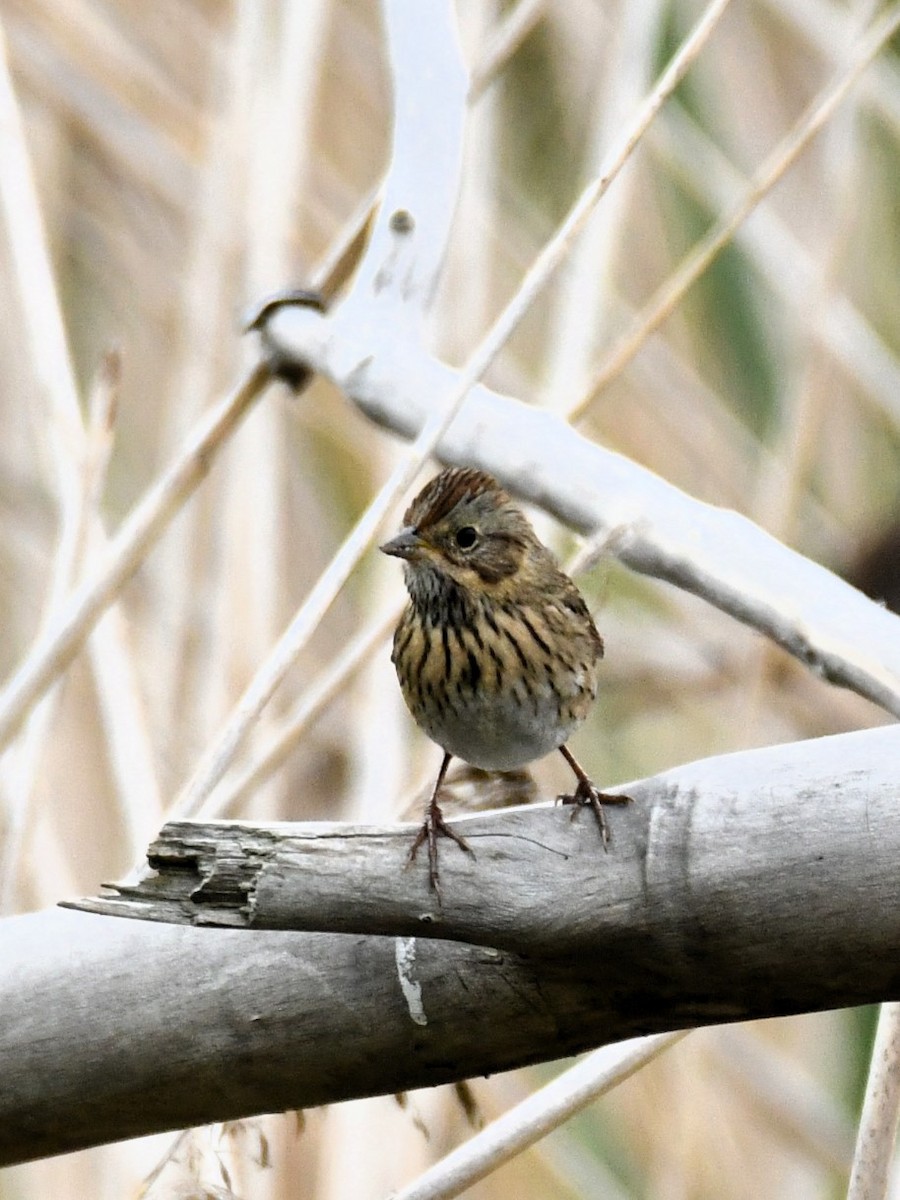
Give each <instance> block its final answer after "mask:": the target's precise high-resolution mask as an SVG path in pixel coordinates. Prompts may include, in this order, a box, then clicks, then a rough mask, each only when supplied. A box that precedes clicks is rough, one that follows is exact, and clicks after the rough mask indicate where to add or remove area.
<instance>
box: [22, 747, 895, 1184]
mask: <svg viewBox="0 0 900 1200" xmlns="http://www.w3.org/2000/svg"><path fill="white" fill-rule="evenodd" d="M898 750H900V731H898V730H897V728H896V727H892V728H886V729H880V730H872V731H867V732H865V733H856V734H846V735H842V736H840V737H833V738H822V739H819V740H817V741H813V742H804V743H796V744H794V745H791V746H785V747H778V748H774V749H767V750H760V751H753V752H750V753H746V754H737V755H728V756H725V757H723V758H718V759H710V760H706V761H704V762H700V763H695V764H692V765H690V766H687V767H682V768H678V769H676V770H674V771H671V772H668V773H667V774H665V775H662V776H658V777H656V778H655V779H651V780H648V781H645V782H644V783H642V784H639V785H635V786H634V787H631V788H629V789H628V790H629V792H630V793H631V794H633V796H634V801H635V802H634V804H633V805H632V806H631V807H630V808H628V809H623V810H618V809H617V810H615V811H612V812H611V813H610V818H611V821H612V825H613V839H614V840H613V845H612V849H611V852H610V853H609V854H604V853H603V852H602V850H601V849H600V845H599V839H598V837H597V832H596V829H595V828H594V827H593V825H592V823H591V821H592V818H591V817H590V814H589V813H582V814H581V815H580V817H579V818H578V820H576V821H575V822H572V821H570V819H569V814H568V812H567V811H566V810H564V809H553V808H548V807H538V808H533V809H523V810H516V811H512V812H502V813H494V814H490V815H487V816H482V817H477V818H468V819H466V820H464V821H460V822H459V824H460V826H462V827H463V828H464V829H465V833H466V836H467V838H469V839H470V841H471V842H472V843H473V844H474V846H475V848H476V851H477V853H478V859H477V862H474V863H473V862H472V861H471V860H470V859H469V857H468V856H465V855H463V854H462V853H461V852H460V851H459V850H458V848H457V847H456V846H453V845H449V844H447V845H443V846H442V847H441V850H442V872H443V887H444V899H443V906H442V908H441V909H440V910H439V909H438V908H437V906H436V903H435V900H434V897H433V895H432V894H431V893H429V891H428V889H427V884H426V874H425V870H424V865H423V864H419V865H417V866H415V867H414V868H413V869H411V870H409V871H403V870H402V864H403V859H404V855H405V853H406V850H407V848H408V845H409V837H410V831H409V828H408V827H401V828H391V829H379V830H365V829H362V828H360V827H352V826H337V825H328V826H315V825H301V826H281V827H279V826H249V825H241V824H238V823H222V824H220V825H218V826H203V825H191V824H188V823H182V824H181V825H180V826H173V827H167V829H166V830H165V831H164V833H163V836H162V837H161V838H160V840H159V841H158V842H157V843H156V844H155V847H154V850H153V855H154V861H155V862H156V863H157V865H158V868H160V867H164V869H163V870H161V871H160V874H159V876H158V877H155V878H153V879H152V880H148V881H147V882H146V884H145V885H143V888H142V889H139V890H146V889H149V891H146V894H147V895H149V896H150V897H151V899H150V900H144V899H138V898H137V896H136V895H135V894H134V893H133V892H130V891H128V889H125V891H124V894H123V895H120V896H118V897H115V896H114V897H107V898H105V899H103V900H99V901H89V902H87V906H88V907H95V908H98V909H102V910H103V911H119V912H126V913H129V915H135V914H139V915H142V916H149V915H153V914H158V913H165V914H167V919H174V920H177V921H190V922H191V923H194V924H206V925H209V924H212V923H216V922H221V923H222V924H225V925H229V924H230V925H234V924H235V923H237V924H238V925H240V926H242V928H241V929H239V930H238V929H234V928H230V929H214V928H202V929H201V928H179V927H177V926H174V925H166V924H154V923H148V922H136V921H126V920H114V919H109V918H100V917H97V916H93V915H86V914H85V913H82V912H60V911H55V912H49V913H40V914H35V915H32V916H26V917H16V918H13V919H11V920H8V921H5V922H2V923H0V961H2V962H3V965H4V968H5V969H4V971H3V973H2V975H0V1011H2V1012H3V1021H2V1022H0V1061H2V1062H3V1064H4V1082H3V1088H2V1089H0V1163H9V1162H14V1161H21V1160H23V1159H26V1158H31V1157H38V1156H42V1155H48V1154H56V1153H60V1152H62V1151H65V1150H72V1149H75V1148H77V1147H80V1146H86V1145H91V1144H94V1143H97V1142H102V1141H112V1140H116V1139H119V1138H124V1137H131V1136H136V1135H138V1134H143V1133H149V1132H152V1131H154V1130H161V1129H177V1128H182V1127H183V1126H185V1125H190V1124H199V1123H203V1122H208V1121H212V1120H222V1119H226V1118H231V1117H239V1116H246V1115H249V1114H251V1113H258V1112H265V1111H268V1112H271V1111H278V1110H281V1109H284V1108H295V1107H305V1106H309V1105H315V1104H322V1103H326V1102H328V1101H334V1100H342V1099H347V1098H350V1097H354V1096H363V1095H369V1094H374V1093H383V1092H394V1091H398V1090H402V1089H406V1088H411V1087H421V1086H427V1085H431V1084H437V1083H442V1082H447V1081H450V1080H455V1079H461V1078H466V1077H468V1076H473V1075H479V1074H484V1073H489V1072H496V1071H500V1070H505V1069H507V1068H510V1067H514V1066H520V1065H522V1064H525V1063H531V1062H539V1061H543V1060H546V1059H552V1058H558V1057H561V1056H564V1055H568V1054H572V1053H574V1052H576V1051H579V1050H583V1049H587V1048H589V1047H592V1046H597V1045H601V1044H603V1043H606V1042H611V1041H616V1040H618V1039H620V1038H624V1037H629V1036H632V1035H635V1034H640V1033H648V1032H654V1031H659V1030H664V1029H673V1028H679V1027H684V1026H691V1025H702V1024H711V1023H716V1022H721V1021H731V1020H744V1019H750V1018H755V1017H763V1016H775V1015H781V1014H784V1013H790V1012H797V1011H804V1010H806V1011H808V1010H818V1009H824V1008H833V1007H838V1006H843V1005H848V1004H862V1003H869V1002H873V1001H878V1000H888V999H897V998H900V957H898V955H897V953H896V948H897V946H898V944H900V880H898V877H897V872H896V863H897V860H898V854H900V826H898V822H897V821H896V811H895V810H896V796H897V784H896V763H897V761H898ZM245 886H247V887H248V890H247V891H246V892H245V891H244V890H243V889H244V887H245ZM148 904H149V905H150V907H149V908H148V907H142V906H145V905H148ZM292 924H294V925H298V926H302V927H304V928H306V929H309V930H313V929H315V930H317V931H318V932H306V933H289V932H282V931H281V930H283V928H284V927H285V926H288V925H292ZM265 926H269V927H276V928H274V929H273V928H268V929H267V928H265ZM248 929H249V932H248ZM322 931H326V932H322ZM327 931H338V932H327ZM397 934H401V935H405V936H402V937H399V938H398V937H395V936H385V935H397ZM409 935H416V936H414V937H413V936H409Z"/></svg>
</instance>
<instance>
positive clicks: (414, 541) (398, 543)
mask: <svg viewBox="0 0 900 1200" xmlns="http://www.w3.org/2000/svg"><path fill="white" fill-rule="evenodd" d="M379 548H380V549H381V551H382V552H383V553H384V554H392V555H393V556H394V558H405V559H412V558H417V557H418V556H419V555H420V554H421V552H422V539H421V538H420V537H419V533H418V530H416V529H415V528H413V526H412V525H407V526H406V528H405V529H401V530H400V532H399V533H398V534H397V536H396V537H394V538H391V540H390V541H389V542H385V543H384V545H383V546H381V547H379Z"/></svg>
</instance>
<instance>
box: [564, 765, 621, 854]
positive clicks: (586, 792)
mask: <svg viewBox="0 0 900 1200" xmlns="http://www.w3.org/2000/svg"><path fill="white" fill-rule="evenodd" d="M559 752H560V754H561V755H562V756H563V758H564V759H565V760H566V762H567V763H568V764H569V766H570V767H571V768H572V770H573V771H574V772H575V778H576V779H577V780H578V783H577V785H576V787H575V791H574V792H573V793H572V795H571V796H560V797H559V799H560V800H561V801H562V803H563V804H574V805H576V806H577V807H576V808H575V810H574V811H573V813H572V819H573V820H574V818H575V816H576V814H577V812H578V809H579V808H584V807H585V806H586V805H590V807H591V808H592V809H593V810H594V816H595V817H596V818H597V824H598V825H599V826H600V837H601V838H602V840H603V849H604V850H605V849H606V847H607V845H608V844H609V825H608V823H607V820H606V816H605V814H604V812H603V805H604V804H630V803H631V797H630V796H616V795H611V794H610V793H609V792H601V791H600V789H599V788H598V787H597V786H596V784H594V783H593V782H592V781H591V779H590V778H589V776H588V774H587V772H586V771H585V770H584V767H582V766H581V764H580V763H579V762H578V759H577V758H576V757H575V755H574V754H573V753H572V751H571V750H570V749H569V747H568V746H560V748H559Z"/></svg>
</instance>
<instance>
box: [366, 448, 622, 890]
mask: <svg viewBox="0 0 900 1200" xmlns="http://www.w3.org/2000/svg"><path fill="white" fill-rule="evenodd" d="M382 549H383V550H384V551H385V552H386V553H387V554H393V555H395V556H397V557H399V558H402V559H403V560H404V575H405V579H406V586H407V590H408V592H409V597H410V602H409V605H408V606H407V608H406V610H405V612H404V614H403V616H402V618H401V620H400V624H399V625H398V627H397V631H396V633H395V636H394V649H393V655H392V659H393V662H394V665H395V667H396V669H397V676H398V679H399V681H400V687H401V689H402V691H403V695H404V698H405V700H406V703H407V706H408V707H409V710H410V712H411V713H412V715H413V717H414V718H415V720H416V721H417V723H418V724H419V725H420V726H421V728H422V729H423V730H424V731H425V732H426V733H427V734H428V736H429V737H430V738H431V739H432V740H433V741H435V742H436V743H437V744H438V745H439V746H441V747H442V748H443V750H444V752H445V755H444V762H443V765H442V768H441V774H440V776H439V779H438V785H437V787H436V788H435V793H434V795H433V796H432V800H431V803H430V805H429V815H428V818H427V819H426V822H425V825H424V826H423V831H422V833H421V834H420V837H419V839H418V840H417V842H416V845H415V846H414V848H413V853H414V852H415V849H417V848H418V845H419V844H420V843H421V841H422V840H425V839H426V838H427V839H428V842H429V857H430V859H431V868H432V884H433V885H434V886H437V860H436V848H435V838H434V834H435V831H436V830H440V831H441V832H445V833H449V834H450V836H451V837H454V838H455V839H456V840H457V841H460V839H459V838H458V837H457V836H456V835H455V834H453V833H452V831H450V830H449V828H448V827H447V826H446V825H445V824H444V822H443V820H442V818H441V815H440V809H439V808H438V806H437V791H438V788H439V787H440V783H441V782H442V780H443V775H444V772H445V771H446V768H447V765H448V764H449V761H450V756H455V757H458V758H461V759H463V760H464V761H465V762H468V763H471V764H472V765H473V766H476V767H482V768H484V769H486V770H511V769H513V768H516V767H521V766H524V765H525V764H526V763H529V762H532V761H534V760H535V759H537V758H542V757H543V756H544V755H546V754H549V753H550V752H551V751H552V750H556V749H562V752H563V754H564V755H565V757H566V759H567V761H569V762H570V764H571V765H572V767H573V770H574V771H575V773H576V776H577V777H578V788H577V790H576V794H575V797H573V799H575V800H577V801H578V802H587V803H591V805H592V806H593V807H594V809H595V812H597V815H598V819H599V820H600V822H601V828H602V829H603V832H604V837H605V836H606V828H605V822H604V820H603V815H602V809H601V808H600V799H599V798H600V797H601V796H602V794H601V793H599V792H598V791H597V789H596V788H594V786H593V784H591V783H590V780H588V778H587V776H586V775H585V774H584V772H583V771H582V770H581V768H580V767H579V766H578V765H577V763H575V761H574V759H572V757H571V755H570V754H569V752H568V751H567V750H566V749H565V748H564V747H565V743H566V742H567V741H568V739H569V737H570V736H571V735H572V733H573V732H574V731H575V730H576V729H577V728H578V726H579V725H580V724H581V723H582V722H583V721H584V719H585V717H586V716H587V714H588V712H589V711H590V708H591V706H592V704H593V702H594V700H595V698H596V695H597V673H598V666H599V663H600V660H601V658H602V657H603V641H602V639H601V637H600V635H599V633H598V632H597V629H596V627H595V626H594V622H593V620H592V618H591V615H590V613H589V612H588V609H587V605H586V604H585V602H584V600H583V598H582V596H581V593H580V592H579V591H578V589H577V588H576V587H575V584H574V583H573V582H572V581H571V579H569V577H568V576H567V575H566V574H564V573H563V572H562V571H561V570H560V569H559V567H558V566H557V565H556V562H555V560H554V558H553V556H552V555H551V553H550V552H549V550H547V548H546V547H545V546H544V545H542V543H541V542H540V541H539V540H538V538H537V536H536V535H535V533H534V530H533V529H532V527H531V525H530V524H529V523H528V521H527V520H526V518H525V516H524V515H523V513H522V512H521V511H520V510H519V509H518V508H517V507H516V506H515V504H514V503H513V502H512V500H511V499H510V497H509V496H508V495H507V493H506V492H505V491H504V490H503V489H502V488H501V487H500V485H499V484H498V483H497V481H496V480H495V479H493V478H492V477H491V476H490V475H487V474H486V473H485V472H483V471H478V470H475V469H474V468H451V469H448V470H446V471H442V472H441V474H440V475H438V476H436V477H435V478H434V479H432V480H431V481H430V482H429V483H427V484H426V485H425V487H424V488H423V489H422V491H421V492H420V493H419V495H418V496H416V498H415V500H413V502H412V504H411V505H410V506H409V508H408V509H407V511H406V513H405V515H404V528H403V529H402V530H401V531H400V533H399V534H398V535H397V537H395V538H394V539H392V540H391V541H390V542H387V543H386V544H385V545H384V546H383V547H382ZM603 798H604V799H606V797H603Z"/></svg>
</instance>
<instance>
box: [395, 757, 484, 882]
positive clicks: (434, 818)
mask: <svg viewBox="0 0 900 1200" xmlns="http://www.w3.org/2000/svg"><path fill="white" fill-rule="evenodd" d="M452 757H453V755H452V754H448V753H447V752H446V751H445V752H444V760H443V762H442V763H441V769H440V770H439V771H438V777H437V781H436V782H435V785H434V789H433V791H432V793H431V799H430V800H429V801H428V807H427V808H426V809H425V820H424V821H423V822H422V825H421V827H420V829H419V832H418V833H417V834H416V840H415V841H414V842H413V844H412V846H410V848H409V855H408V856H407V859H406V865H407V866H409V864H410V863H411V862H412V861H413V859H414V858H415V857H416V854H417V852H418V849H419V847H420V846H421V845H422V843H423V842H427V843H428V879H429V882H430V883H431V887H432V889H433V890H434V891H435V892H437V894H438V898H440V894H441V887H440V877H439V875H438V848H437V835H438V834H439V833H442V834H444V835H445V836H446V837H448V838H452V839H453V841H454V842H456V844H457V846H459V847H460V848H461V849H462V850H466V851H467V852H468V853H469V854H471V855H472V857H473V858H474V857H475V851H474V850H473V849H472V847H471V846H470V845H469V843H468V842H467V841H466V839H465V838H463V837H460V835H459V834H458V833H455V832H454V831H453V830H452V829H451V828H450V826H449V825H448V824H447V822H446V821H445V820H444V814H443V813H442V812H441V806H440V805H439V804H438V802H437V798H438V792H439V791H440V790H441V784H442V783H443V782H444V776H445V775H446V774H447V768H448V767H449V766H450V760H451V758H452Z"/></svg>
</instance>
